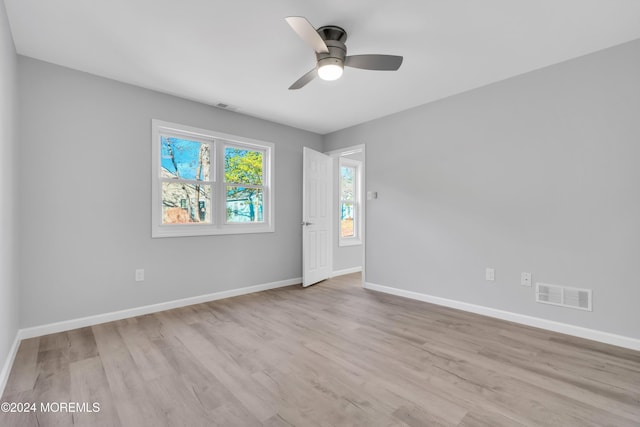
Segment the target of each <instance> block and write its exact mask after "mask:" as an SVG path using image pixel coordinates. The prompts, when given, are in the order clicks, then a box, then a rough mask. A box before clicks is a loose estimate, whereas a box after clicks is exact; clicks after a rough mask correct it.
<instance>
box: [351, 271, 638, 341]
mask: <svg viewBox="0 0 640 427" xmlns="http://www.w3.org/2000/svg"><path fill="white" fill-rule="evenodd" d="M363 287H364V288H366V289H371V290H373V291H378V292H384V293H387V294H392V295H397V296H401V297H405V298H410V299H414V300H418V301H424V302H429V303H432V304H436V305H441V306H444V307H450V308H456V309H458V310H463V311H468V312H471V313H476V314H482V315H484V316H489V317H495V318H497V319H502V320H508V321H510V322H515V323H520V324H523V325H527V326H533V327H536V328H541V329H546V330H549V331H553V332H560V333H563V334H567V335H573V336H576V337H580V338H586V339H589V340H593V341H599V342H602V343H606V344H612V345H616V346H618V347H624V348H628V349H631V350H638V351H640V339H637V338H631V337H625V336H623V335H616V334H612V333H609V332H603V331H598V330H595V329H589V328H583V327H582V326H575V325H570V324H567V323H560V322H556V321H553V320H547V319H541V318H539V317H533V316H527V315H525V314H518V313H513V312H510V311H504V310H498V309H495V308H490V307H484V306H481V305H475V304H469V303H466V302H461V301H456V300H451V299H447V298H441V297H436V296H432V295H427V294H422V293H419V292H413V291H406V290H404V289H398V288H392V287H389V286H383V285H377V284H375V283H370V282H365V283H364V285H363Z"/></svg>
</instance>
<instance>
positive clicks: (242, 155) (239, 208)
mask: <svg viewBox="0 0 640 427" xmlns="http://www.w3.org/2000/svg"><path fill="white" fill-rule="evenodd" d="M151 151H152V155H153V168H152V169H153V185H152V191H153V194H152V204H153V206H152V224H153V226H152V237H172V236H201V235H212V234H234V233H263V232H271V231H273V230H274V227H273V208H272V200H273V188H272V187H271V182H272V177H271V171H272V170H273V168H272V161H273V144H270V143H268V142H263V141H256V140H251V139H248V138H242V137H239V136H235V135H227V134H222V133H219V132H212V131H208V130H204V129H196V128H192V127H188V126H182V125H178V124H174V123H167V122H162V121H160V120H153V121H152V150H151Z"/></svg>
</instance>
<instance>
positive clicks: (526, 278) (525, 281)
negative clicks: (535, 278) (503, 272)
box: [520, 273, 531, 286]
mask: <svg viewBox="0 0 640 427" xmlns="http://www.w3.org/2000/svg"><path fill="white" fill-rule="evenodd" d="M520 284H521V285H522V286H531V273H521V274H520Z"/></svg>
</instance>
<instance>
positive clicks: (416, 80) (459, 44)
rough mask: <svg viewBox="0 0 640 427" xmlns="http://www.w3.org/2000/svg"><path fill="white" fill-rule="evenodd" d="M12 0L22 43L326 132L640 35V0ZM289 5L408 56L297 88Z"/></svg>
mask: <svg viewBox="0 0 640 427" xmlns="http://www.w3.org/2000/svg"><path fill="white" fill-rule="evenodd" d="M4 1H5V5H6V8H7V13H8V15H9V22H10V26H11V30H12V33H13V37H14V40H15V44H16V49H17V51H18V53H19V54H22V55H26V56H30V57H33V58H37V59H41V60H44V61H48V62H52V63H55V64H59V65H63V66H66V67H70V68H74V69H77V70H82V71H86V72H89V73H92V74H97V75H100V76H104V77H108V78H111V79H115V80H119V81H123V82H126V83H131V84H134V85H138V86H142V87H145V88H149V89H153V90H157V91H161V92H166V93H169V94H173V95H177V96H180V97H184V98H188V99H192V100H196V101H199V102H203V103H205V104H211V105H215V104H217V103H219V102H223V103H227V104H230V105H231V106H234V107H237V109H238V110H237V111H238V112H240V113H244V114H248V115H251V116H255V117H260V118H264V119H267V120H271V121H274V122H278V123H283V124H287V125H290V126H294V127H298V128H302V129H306V130H310V131H313V132H317V133H320V134H325V133H329V132H332V131H335V130H339V129H342V128H345V127H349V126H352V125H355V124H358V123H362V122H365V121H368V120H372V119H375V118H378V117H382V116H385V115H388V114H391V113H394V112H398V111H401V110H405V109H408V108H411V107H414V106H417V105H421V104H424V103H427V102H430V101H434V100H437V99H440V98H444V97H446V96H450V95H453V94H456V93H460V92H463V91H466V90H469V89H472V88H476V87H479V86H484V85H486V84H489V83H492V82H496V81H499V80H502V79H505V78H508V77H511V76H515V75H518V74H522V73H525V72H528V71H531V70H534V69H538V68H541V67H544V66H547V65H551V64H554V63H557V62H561V61H564V60H567V59H570V58H574V57H577V56H580V55H584V54H587V53H590V52H594V51H596V50H600V49H604V48H607V47H610V46H614V45H616V44H620V43H623V42H626V41H630V40H633V39H637V38H640V1H638V0H482V1H473V0H396V1H389V0H323V1H300V0H270V1H266V0H235V1H234V0H225V1H222V0H4ZM292 15H295V16H305V17H306V18H307V19H309V21H311V23H313V24H314V25H315V26H316V27H319V26H322V25H338V26H341V27H343V28H344V29H345V30H347V33H348V35H349V37H348V40H347V47H348V49H349V52H348V53H349V54H363V53H386V54H396V55H403V56H404V63H403V64H402V67H401V68H400V70H399V71H397V72H380V71H378V72H376V71H366V70H359V69H353V68H347V69H346V70H345V73H344V75H343V77H342V78H341V79H340V80H338V81H336V82H324V81H321V80H319V79H316V80H314V81H313V82H311V83H310V84H309V85H307V86H306V87H304V88H302V89H300V90H298V91H289V90H287V88H288V87H289V86H290V85H291V84H292V83H293V82H294V81H295V80H297V79H298V77H300V76H301V75H302V74H304V73H305V72H307V71H308V70H310V69H311V68H313V66H314V64H315V63H314V55H313V52H312V50H311V49H310V48H309V47H308V46H307V45H305V44H304V43H303V42H302V41H301V40H300V39H299V38H298V37H297V35H296V34H295V33H294V32H293V31H292V30H291V28H290V27H289V26H288V25H287V23H286V22H285V20H284V18H285V17H286V16H292Z"/></svg>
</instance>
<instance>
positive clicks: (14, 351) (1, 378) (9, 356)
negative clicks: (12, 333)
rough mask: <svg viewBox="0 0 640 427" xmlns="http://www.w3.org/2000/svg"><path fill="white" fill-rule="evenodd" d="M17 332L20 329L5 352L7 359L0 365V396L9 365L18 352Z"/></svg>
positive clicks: (7, 376)
mask: <svg viewBox="0 0 640 427" xmlns="http://www.w3.org/2000/svg"><path fill="white" fill-rule="evenodd" d="M19 334H20V331H18V332H17V333H16V337H15V339H14V340H13V345H11V349H10V350H9V354H7V360H5V362H4V365H3V366H2V371H0V397H2V394H3V393H4V388H5V387H6V385H7V381H8V380H9V374H10V373H11V367H12V366H13V361H14V360H15V358H16V354H18V347H19V346H20V338H19Z"/></svg>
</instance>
